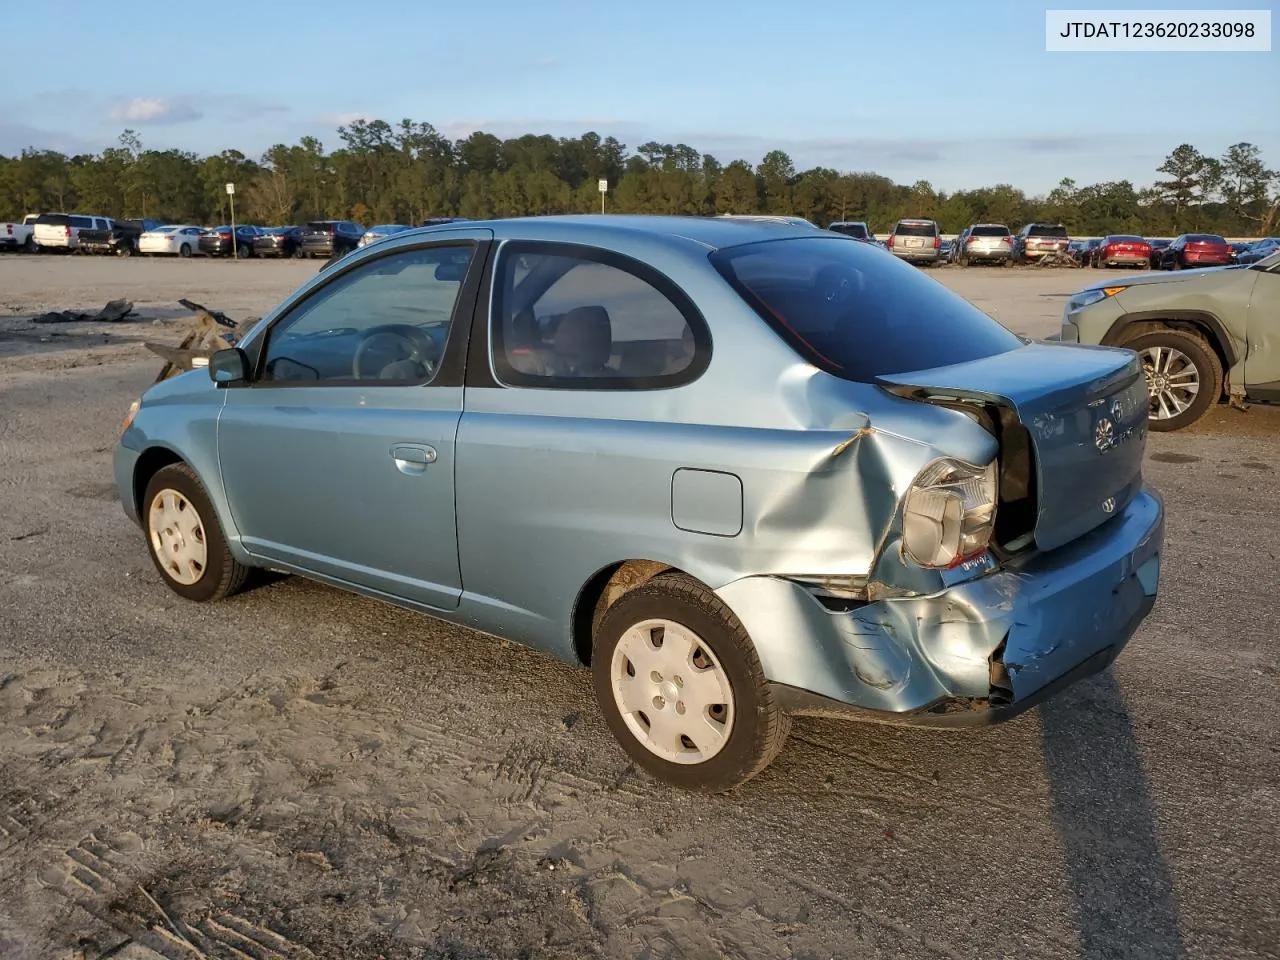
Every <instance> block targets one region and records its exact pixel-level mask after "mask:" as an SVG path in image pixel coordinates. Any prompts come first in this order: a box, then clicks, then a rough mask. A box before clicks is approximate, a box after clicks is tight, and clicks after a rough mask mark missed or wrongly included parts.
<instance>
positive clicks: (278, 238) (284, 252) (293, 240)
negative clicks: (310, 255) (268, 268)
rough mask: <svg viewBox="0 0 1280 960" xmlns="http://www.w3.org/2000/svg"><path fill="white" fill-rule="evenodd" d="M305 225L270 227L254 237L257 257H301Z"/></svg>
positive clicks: (254, 250)
mask: <svg viewBox="0 0 1280 960" xmlns="http://www.w3.org/2000/svg"><path fill="white" fill-rule="evenodd" d="M303 229H304V228H303V227H268V228H266V229H265V230H262V231H261V232H260V233H259V234H258V235H257V236H256V237H254V238H253V255H254V256H255V257H301V256H302V231H303Z"/></svg>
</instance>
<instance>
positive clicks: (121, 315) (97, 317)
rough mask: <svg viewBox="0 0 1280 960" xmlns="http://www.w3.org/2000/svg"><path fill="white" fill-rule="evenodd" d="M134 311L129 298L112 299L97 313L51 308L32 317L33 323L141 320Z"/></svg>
mask: <svg viewBox="0 0 1280 960" xmlns="http://www.w3.org/2000/svg"><path fill="white" fill-rule="evenodd" d="M141 319H142V318H141V317H140V316H138V315H137V314H136V313H134V312H133V303H132V302H131V301H129V300H111V301H108V303H107V305H106V306H105V307H103V308H102V309H101V310H99V311H98V312H97V313H84V312H83V311H79V310H51V311H50V312H49V313H42V314H41V315H40V316H38V317H32V318H31V322H32V323H121V322H123V321H126V320H141Z"/></svg>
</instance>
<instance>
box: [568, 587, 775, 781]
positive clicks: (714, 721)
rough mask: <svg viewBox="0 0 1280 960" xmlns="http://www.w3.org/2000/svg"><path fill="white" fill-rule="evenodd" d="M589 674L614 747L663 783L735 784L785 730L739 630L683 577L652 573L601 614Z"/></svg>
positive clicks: (769, 754) (765, 758)
mask: <svg viewBox="0 0 1280 960" xmlns="http://www.w3.org/2000/svg"><path fill="white" fill-rule="evenodd" d="M591 672H592V680H593V685H594V687H595V693H596V699H597V701H598V702H599V704H600V708H601V710H602V711H603V713H604V717H605V721H606V722H607V723H608V725H609V729H610V730H611V731H612V732H613V735H614V737H615V738H616V739H617V740H618V742H619V743H620V744H621V746H622V749H623V750H625V751H626V753H627V754H628V755H629V756H630V757H631V759H632V760H634V761H635V762H636V763H637V764H638V765H639V766H640V767H642V768H644V769H645V770H646V771H647V772H648V773H649V774H650V775H652V776H653V777H655V778H657V779H658V780H661V781H663V782H664V783H667V784H670V785H672V786H676V787H680V788H683V789H687V790H697V791H702V792H708V793H717V792H721V791H724V790H729V789H732V788H733V787H736V786H739V785H740V784H743V783H745V782H746V781H747V780H750V779H751V778H752V777H754V776H755V775H756V774H758V773H760V772H761V771H762V770H764V769H765V767H767V766H768V765H769V764H770V763H771V762H772V761H773V760H774V758H775V757H776V756H777V755H778V753H779V751H781V749H782V746H783V744H784V743H785V742H786V738H787V733H788V731H789V730H790V727H791V718H790V717H789V716H787V715H786V714H785V713H783V712H782V711H781V710H780V709H779V708H778V706H777V704H776V703H775V701H774V699H773V694H772V691H771V690H770V688H769V685H768V683H767V681H766V679H765V676H764V669H763V668H762V667H761V665H760V658H759V657H758V656H757V654H756V651H755V647H754V646H753V645H752V643H751V638H750V637H749V636H747V631H746V629H745V628H744V627H743V626H742V624H741V623H740V622H739V621H738V619H737V618H736V617H735V616H734V615H733V612H732V611H731V610H729V608H728V607H727V606H725V604H724V603H723V602H722V601H721V600H720V599H719V598H718V597H717V596H716V595H715V594H714V593H712V592H711V591H710V590H708V589H707V588H706V587H705V586H703V585H702V584H700V583H698V582H697V581H696V580H694V579H692V578H690V577H687V576H685V575H683V574H663V575H661V576H659V577H656V578H654V579H653V580H651V581H649V582H648V583H647V584H645V585H644V586H641V587H637V588H636V589H635V590H632V591H631V592H630V593H628V594H626V595H625V596H623V597H622V598H621V599H620V600H618V601H617V602H616V603H614V605H613V606H611V607H610V608H609V610H608V611H607V612H606V613H605V615H604V617H603V618H602V619H601V621H600V625H599V629H598V630H597V631H596V634H595V639H594V647H593V650H592V657H591Z"/></svg>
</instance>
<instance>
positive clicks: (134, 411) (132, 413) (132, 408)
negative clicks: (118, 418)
mask: <svg viewBox="0 0 1280 960" xmlns="http://www.w3.org/2000/svg"><path fill="white" fill-rule="evenodd" d="M141 405H142V401H141V400H135V401H133V403H131V404H129V412H128V413H126V414H125V415H124V422H123V423H121V424H120V432H121V433H124V432H125V431H126V430H128V429H129V424H131V423H133V418H134V417H136V416H137V415H138V407H140V406H141Z"/></svg>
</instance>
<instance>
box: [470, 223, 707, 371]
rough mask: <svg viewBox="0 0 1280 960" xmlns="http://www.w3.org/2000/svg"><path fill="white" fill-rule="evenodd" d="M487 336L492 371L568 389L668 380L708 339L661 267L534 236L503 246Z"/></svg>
mask: <svg viewBox="0 0 1280 960" xmlns="http://www.w3.org/2000/svg"><path fill="white" fill-rule="evenodd" d="M492 338H493V359H494V367H495V371H496V373H497V375H498V379H499V380H501V381H503V382H505V383H508V384H512V385H516V386H536V387H561V388H570V389H653V388H658V387H670V386H677V385H679V384H681V383H686V382H688V381H690V380H692V379H694V378H695V377H696V376H697V375H698V374H700V373H701V372H702V370H703V369H705V367H706V364H707V362H708V360H709V352H710V347H711V344H710V337H709V335H708V334H707V332H706V327H705V325H704V323H703V322H702V318H701V316H700V315H699V314H698V313H697V310H696V309H695V308H694V306H693V304H692V303H691V302H690V301H689V299H688V297H686V296H685V295H684V294H683V292H681V291H680V290H679V288H678V287H676V286H675V285H674V284H673V283H671V281H670V280H668V279H667V278H666V277H663V276H661V275H660V274H657V273H655V272H653V271H651V270H650V269H649V268H648V267H646V266H644V265H642V264H639V263H637V262H635V261H631V260H629V259H628V258H625V257H621V256H619V255H616V254H612V253H609V252H608V251H604V250H596V249H594V248H585V249H584V248H581V247H566V246H565V245H555V246H552V245H542V244H508V245H507V246H506V247H504V249H503V254H502V259H501V261H500V263H499V267H498V271H497V283H496V287H495V298H494V312H493V324H492Z"/></svg>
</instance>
